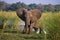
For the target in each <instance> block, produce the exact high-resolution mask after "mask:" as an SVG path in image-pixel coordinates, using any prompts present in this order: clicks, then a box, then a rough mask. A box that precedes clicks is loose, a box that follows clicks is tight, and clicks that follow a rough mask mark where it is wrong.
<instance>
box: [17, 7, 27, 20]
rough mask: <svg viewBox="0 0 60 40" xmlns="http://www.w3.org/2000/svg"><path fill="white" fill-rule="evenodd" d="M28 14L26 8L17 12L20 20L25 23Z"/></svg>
mask: <svg viewBox="0 0 60 40" xmlns="http://www.w3.org/2000/svg"><path fill="white" fill-rule="evenodd" d="M26 13H27V9H25V8H20V9H18V10H17V16H18V17H19V18H21V19H22V20H23V21H25V18H26V17H25V16H26Z"/></svg>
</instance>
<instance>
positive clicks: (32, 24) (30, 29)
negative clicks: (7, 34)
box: [29, 23, 35, 33]
mask: <svg viewBox="0 0 60 40" xmlns="http://www.w3.org/2000/svg"><path fill="white" fill-rule="evenodd" d="M34 24H35V23H31V24H30V27H29V33H31V32H32V28H33V26H34Z"/></svg>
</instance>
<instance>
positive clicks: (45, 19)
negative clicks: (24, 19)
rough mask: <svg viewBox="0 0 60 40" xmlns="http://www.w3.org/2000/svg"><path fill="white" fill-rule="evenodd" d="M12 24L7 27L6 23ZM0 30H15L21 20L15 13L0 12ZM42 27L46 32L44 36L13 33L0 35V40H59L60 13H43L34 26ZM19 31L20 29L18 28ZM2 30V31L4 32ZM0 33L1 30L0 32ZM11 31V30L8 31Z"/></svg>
mask: <svg viewBox="0 0 60 40" xmlns="http://www.w3.org/2000/svg"><path fill="white" fill-rule="evenodd" d="M9 21H10V22H12V25H8V22H9ZM0 22H2V24H1V25H0V28H1V27H3V29H5V30H6V28H7V29H8V27H9V28H10V27H11V28H10V29H15V30H16V29H17V30H18V24H19V22H21V20H20V19H19V18H18V17H17V15H16V12H2V11H0ZM41 25H43V27H44V30H45V31H46V32H47V34H46V37H45V34H44V33H43V32H42V34H35V33H32V34H29V35H28V34H21V33H18V32H15V33H13V32H12V33H9V32H7V33H4V32H3V33H0V40H60V12H54V13H52V12H45V13H43V14H42V17H41V18H40V20H38V22H37V24H36V26H41ZM20 29H21V28H20ZM5 30H4V31H5ZM0 31H1V30H0ZM8 31H11V30H8Z"/></svg>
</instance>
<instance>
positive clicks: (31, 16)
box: [16, 8, 42, 34]
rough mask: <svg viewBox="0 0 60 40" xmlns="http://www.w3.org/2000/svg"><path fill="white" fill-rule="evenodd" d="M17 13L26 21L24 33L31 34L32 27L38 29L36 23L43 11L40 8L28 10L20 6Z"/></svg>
mask: <svg viewBox="0 0 60 40" xmlns="http://www.w3.org/2000/svg"><path fill="white" fill-rule="evenodd" d="M16 13H17V16H18V17H19V18H21V19H22V20H23V21H24V22H25V26H24V30H23V33H26V34H30V33H31V31H32V28H34V30H35V31H37V30H38V28H39V27H38V28H37V27H35V24H36V22H37V20H38V19H40V18H41V15H42V12H41V11H40V10H38V9H33V10H27V9H25V8H20V9H18V10H17V11H16ZM40 29H41V28H40ZM40 31H41V30H40Z"/></svg>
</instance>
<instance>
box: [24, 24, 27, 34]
mask: <svg viewBox="0 0 60 40" xmlns="http://www.w3.org/2000/svg"><path fill="white" fill-rule="evenodd" d="M24 33H26V34H27V33H28V25H25V26H24V30H23V34H24Z"/></svg>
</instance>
